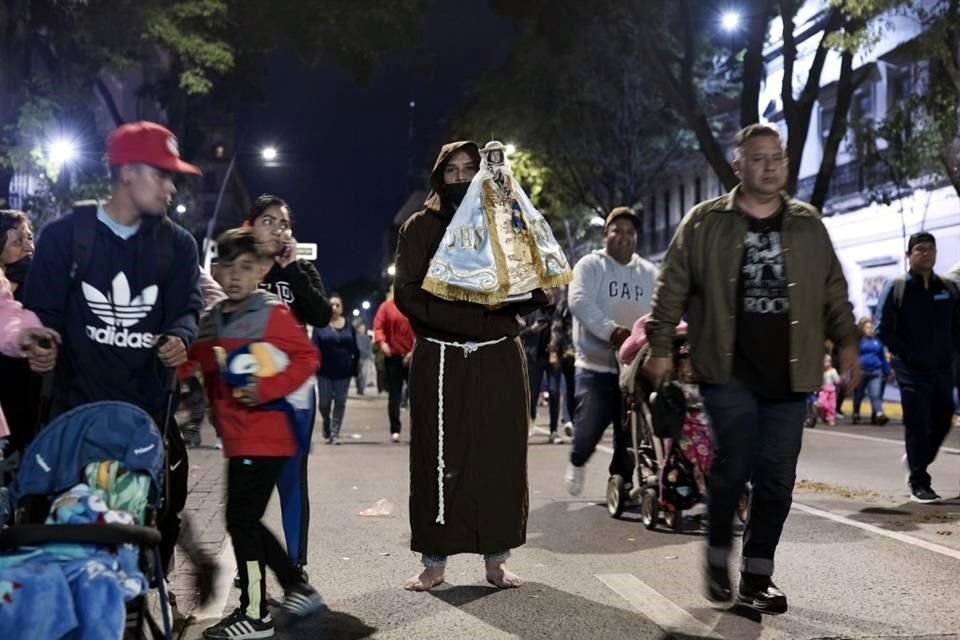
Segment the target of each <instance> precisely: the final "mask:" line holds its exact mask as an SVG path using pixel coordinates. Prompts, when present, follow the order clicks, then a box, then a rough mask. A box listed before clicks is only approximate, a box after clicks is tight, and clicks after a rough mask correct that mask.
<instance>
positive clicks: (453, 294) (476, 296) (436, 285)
mask: <svg viewBox="0 0 960 640" xmlns="http://www.w3.org/2000/svg"><path fill="white" fill-rule="evenodd" d="M422 288H423V290H424V291H427V292H429V293H432V294H433V295H435V296H437V297H438V298H441V299H443V300H448V301H450V302H472V303H474V304H482V305H487V306H493V305H497V304H500V303H501V302H503V299H504V298H505V297H506V296H504V295H503V294H502V293H500V291H499V290H494V291H491V292H490V293H483V292H481V291H474V290H472V289H464V288H462V287H458V286H456V285H452V284H450V283H448V282H440V281H438V280H434V279H432V278H424V279H423V285H422Z"/></svg>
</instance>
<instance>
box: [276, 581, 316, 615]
mask: <svg viewBox="0 0 960 640" xmlns="http://www.w3.org/2000/svg"><path fill="white" fill-rule="evenodd" d="M322 607H323V596H321V595H320V594H319V593H318V592H317V590H316V589H314V588H313V587H311V586H310V585H309V584H299V585H297V586H295V587H291V588H290V589H289V590H288V591H287V593H286V597H285V598H284V600H283V611H284V613H286V614H287V615H288V616H290V619H291V620H290V622H291V624H296V623H297V622H299V621H300V620H303V619H304V618H306V617H307V616H310V615H313V614H314V613H316V612H317V611H319V610H320V609H321V608H322Z"/></svg>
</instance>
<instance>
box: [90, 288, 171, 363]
mask: <svg viewBox="0 0 960 640" xmlns="http://www.w3.org/2000/svg"><path fill="white" fill-rule="evenodd" d="M81 288H82V290H83V297H84V298H85V299H86V301H87V306H89V307H90V310H91V311H93V313H94V315H95V316H97V317H98V318H99V319H100V320H102V321H103V322H104V323H105V324H106V325H107V326H106V327H94V326H91V325H87V336H88V337H89V338H90V339H91V340H93V341H94V342H98V343H100V344H105V345H112V346H114V347H125V348H131V349H149V348H150V347H152V346H153V334H152V333H146V332H145V333H135V332H132V331H130V330H129V327H133V326H135V325H136V324H137V323H138V322H140V321H141V320H142V319H144V318H146V317H147V315H149V313H150V311H151V310H152V309H153V306H154V305H155V304H156V302H157V294H158V293H159V288H158V287H157V285H155V284H153V285H150V286H149V287H146V288H145V289H144V290H143V291H141V292H140V295H138V296H137V297H136V298H133V299H132V300H131V299H130V283H129V282H127V276H126V275H124V273H123V272H122V271H121V272H120V273H118V274H117V275H116V277H115V278H114V279H113V281H112V282H111V283H110V292H109V293H107V294H104V293H101V292H100V291H98V290H97V288H96V287H93V286H91V285H89V284H87V283H86V282H83V283H81Z"/></svg>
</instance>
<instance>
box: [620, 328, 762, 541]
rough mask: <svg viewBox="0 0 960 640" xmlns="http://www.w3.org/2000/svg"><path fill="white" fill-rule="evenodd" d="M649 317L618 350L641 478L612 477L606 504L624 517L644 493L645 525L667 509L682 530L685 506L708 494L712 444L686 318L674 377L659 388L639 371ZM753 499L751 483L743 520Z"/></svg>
mask: <svg viewBox="0 0 960 640" xmlns="http://www.w3.org/2000/svg"><path fill="white" fill-rule="evenodd" d="M646 319H647V316H644V317H642V318H640V319H639V320H637V322H636V323H635V324H634V326H633V330H632V331H631V335H630V337H629V338H628V339H627V340H626V341H625V342H624V344H623V346H622V347H621V348H620V352H619V356H620V361H621V363H622V366H621V370H620V385H621V388H622V390H623V395H624V401H625V410H626V418H627V419H626V420H625V422H624V424H625V425H629V428H630V431H631V437H632V443H633V454H634V456H635V459H636V467H637V484H636V488H634V489H632V490H626V489H628V485H626V483H625V482H621V479H619V478H618V476H614V477H612V478H611V479H610V481H609V483H608V490H607V507H608V510H609V511H610V514H611V515H612V516H613V517H620V515H621V514H622V513H623V510H624V507H625V506H626V505H627V504H628V502H630V501H631V500H636V499H637V498H639V500H640V510H641V519H642V521H643V524H644V526H646V527H647V528H648V529H653V528H655V527H656V526H657V524H658V521H659V520H658V516H659V514H660V512H661V511H662V512H663V516H664V522H665V524H666V525H667V527H668V528H670V529H672V530H680V528H681V525H682V512H683V511H686V510H689V509H691V508H693V507H694V506H695V505H697V504H699V503H700V502H703V501H704V500H705V498H706V491H707V482H706V479H707V476H708V474H709V471H710V464H711V462H712V460H713V445H712V442H711V440H710V427H709V421H708V417H707V414H706V411H705V410H704V406H703V399H702V397H701V395H700V388H699V386H698V385H697V384H696V382H695V379H694V372H693V366H692V363H691V362H690V358H689V355H690V352H689V345H688V344H687V326H686V323H683V322H681V323H680V324H679V325H678V326H677V331H676V338H675V339H674V345H673V358H674V367H673V371H674V377H673V379H672V380H671V381H670V382H668V383H666V384H664V385H662V386H661V387H660V388H654V386H653V385H652V384H651V383H650V382H649V381H648V380H647V379H646V378H645V377H644V376H643V375H642V373H641V371H640V367H641V366H642V363H643V361H644V359H645V358H646V356H647V352H648V345H647V339H646V331H645V326H646ZM748 501H749V489H747V491H746V492H745V495H744V498H743V500H741V508H740V509H738V516H739V517H740V519H741V520H744V519H745V517H746V513H747V510H746V507H747V505H748V504H749V502H748Z"/></svg>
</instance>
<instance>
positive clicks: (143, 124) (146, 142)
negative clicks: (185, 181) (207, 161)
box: [107, 120, 203, 175]
mask: <svg viewBox="0 0 960 640" xmlns="http://www.w3.org/2000/svg"><path fill="white" fill-rule="evenodd" d="M107 163H108V164H109V165H110V166H111V167H112V166H115V165H118V164H148V165H150V166H151V167H156V168H158V169H164V170H166V171H173V172H175V173H192V174H195V175H201V174H202V173H203V172H202V171H200V169H199V168H198V167H195V166H193V165H192V164H189V163H187V162H184V161H183V160H181V159H180V147H179V145H178V143H177V137H176V136H175V135H173V133H172V132H171V131H170V130H169V129H167V128H166V127H164V126H162V125H159V124H157V123H156V122H147V121H146V120H141V121H140V122H129V123H127V124H123V125H120V126H119V127H117V128H116V129H114V130H113V133H111V134H110V137H108V138H107Z"/></svg>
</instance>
